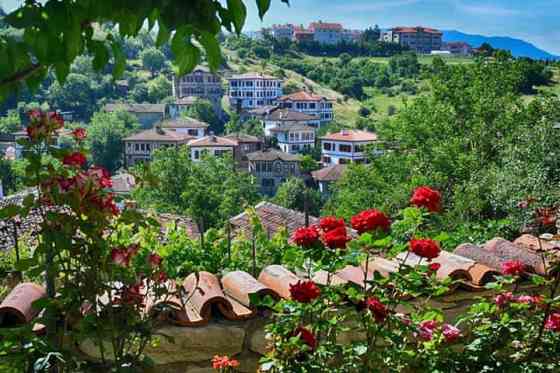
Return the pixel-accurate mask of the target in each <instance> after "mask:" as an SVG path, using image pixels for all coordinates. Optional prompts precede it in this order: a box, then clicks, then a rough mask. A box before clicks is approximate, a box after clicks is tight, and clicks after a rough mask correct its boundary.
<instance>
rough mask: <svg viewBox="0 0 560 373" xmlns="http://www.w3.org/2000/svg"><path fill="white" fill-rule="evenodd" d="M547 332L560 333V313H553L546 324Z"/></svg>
mask: <svg viewBox="0 0 560 373" xmlns="http://www.w3.org/2000/svg"><path fill="white" fill-rule="evenodd" d="M544 327H545V328H546V330H550V331H553V332H560V312H554V313H551V314H550V316H548V318H547V319H546V323H545V324H544Z"/></svg>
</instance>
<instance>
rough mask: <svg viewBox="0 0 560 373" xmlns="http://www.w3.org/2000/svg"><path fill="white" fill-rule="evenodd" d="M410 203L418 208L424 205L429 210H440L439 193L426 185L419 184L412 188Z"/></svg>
mask: <svg viewBox="0 0 560 373" xmlns="http://www.w3.org/2000/svg"><path fill="white" fill-rule="evenodd" d="M410 203H412V204H413V205H414V206H416V207H418V208H422V207H425V208H426V209H428V211H430V212H438V211H440V210H441V193H440V192H438V191H437V190H433V189H431V188H429V187H427V186H421V187H418V188H416V189H415V190H414V193H413V194H412V197H411V198H410Z"/></svg>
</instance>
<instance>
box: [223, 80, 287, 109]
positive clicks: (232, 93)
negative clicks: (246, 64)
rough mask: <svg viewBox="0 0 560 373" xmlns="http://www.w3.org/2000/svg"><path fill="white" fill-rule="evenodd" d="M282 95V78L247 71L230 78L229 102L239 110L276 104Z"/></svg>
mask: <svg viewBox="0 0 560 373" xmlns="http://www.w3.org/2000/svg"><path fill="white" fill-rule="evenodd" d="M280 96H282V80H281V79H278V78H276V77H274V76H270V75H265V74H259V73H247V74H241V75H233V76H232V77H231V78H229V103H230V106H231V107H232V108H234V109H235V110H236V111H237V112H241V111H244V110H251V109H255V108H259V107H263V106H268V105H276V104H277V102H278V98H279V97H280Z"/></svg>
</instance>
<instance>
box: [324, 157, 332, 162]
mask: <svg viewBox="0 0 560 373" xmlns="http://www.w3.org/2000/svg"><path fill="white" fill-rule="evenodd" d="M323 163H331V157H323Z"/></svg>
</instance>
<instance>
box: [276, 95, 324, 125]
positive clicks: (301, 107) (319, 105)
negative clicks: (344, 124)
mask: <svg viewBox="0 0 560 373" xmlns="http://www.w3.org/2000/svg"><path fill="white" fill-rule="evenodd" d="M278 101H279V104H280V107H281V108H283V109H289V110H292V111H298V112H300V113H304V114H309V115H313V116H316V117H318V118H319V121H320V124H321V125H322V124H325V123H328V122H330V121H332V120H333V119H334V113H333V102H332V101H331V100H329V99H328V98H326V97H324V96H319V95H316V94H314V93H311V92H307V91H300V92H296V93H292V94H290V95H286V96H282V97H280V98H279V100H278Z"/></svg>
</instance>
